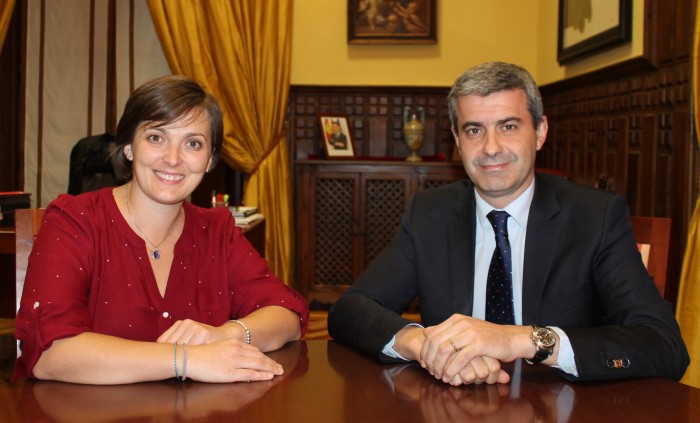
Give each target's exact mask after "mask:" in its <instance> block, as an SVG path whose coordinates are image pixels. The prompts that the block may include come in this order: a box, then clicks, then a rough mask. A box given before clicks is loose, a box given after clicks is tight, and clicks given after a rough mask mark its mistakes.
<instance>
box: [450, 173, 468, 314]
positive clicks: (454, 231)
mask: <svg viewBox="0 0 700 423" xmlns="http://www.w3.org/2000/svg"><path fill="white" fill-rule="evenodd" d="M465 185H466V190H465V192H464V194H463V195H461V196H460V197H459V198H458V199H457V201H455V205H454V207H453V209H452V214H451V215H450V216H448V220H447V225H446V226H445V230H446V231H447V233H446V237H447V254H448V259H449V263H448V266H449V281H450V295H451V300H450V301H451V304H452V310H451V313H449V314H452V313H461V314H465V315H468V316H471V314H472V308H473V299H474V245H475V238H476V236H475V232H476V217H475V214H476V203H475V199H474V188H473V186H472V185H471V184H470V183H467V184H465Z"/></svg>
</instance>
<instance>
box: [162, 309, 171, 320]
mask: <svg viewBox="0 0 700 423" xmlns="http://www.w3.org/2000/svg"><path fill="white" fill-rule="evenodd" d="M163 317H165V318H166V319H167V318H168V317H170V313H168V312H167V311H164V312H163Z"/></svg>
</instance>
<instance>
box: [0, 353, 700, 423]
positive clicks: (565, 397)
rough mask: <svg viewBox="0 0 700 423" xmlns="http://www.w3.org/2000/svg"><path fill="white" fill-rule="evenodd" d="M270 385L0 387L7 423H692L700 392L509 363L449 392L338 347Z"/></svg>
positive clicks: (292, 367)
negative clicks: (508, 378)
mask: <svg viewBox="0 0 700 423" xmlns="http://www.w3.org/2000/svg"><path fill="white" fill-rule="evenodd" d="M270 356H272V357H274V358H275V359H276V360H278V361H279V362H280V363H282V364H283V366H284V368H285V374H284V375H283V376H281V377H277V378H276V379H274V380H272V381H269V382H253V383H234V384H222V385H217V384H204V383H197V382H190V381H187V383H185V384H182V383H179V382H175V381H172V380H171V381H164V382H156V383H139V384H133V385H121V386H92V385H74V384H66V383H57V382H39V381H32V380H29V381H28V380H20V381H16V382H10V383H9V384H5V385H1V384H0V421H2V422H5V421H8V422H9V421H32V422H33V421H42V422H46V421H64V422H78V421H99V422H113V421H119V422H130V421H203V422H206V421H212V422H214V421H215V422H221V421H240V422H277V423H279V422H402V423H406V422H440V423H444V422H453V421H454V422H508V423H516V422H634V423H640V422H692V421H698V420H699V419H700V389H695V388H691V387H688V386H685V385H682V384H680V383H676V382H671V381H668V380H664V379H637V380H625V381H618V382H599V383H569V382H566V381H565V380H564V379H562V378H561V377H560V376H559V375H558V374H557V373H556V372H555V371H553V370H552V369H549V368H546V367H544V366H529V365H527V364H520V363H519V362H516V363H514V364H513V365H512V366H509V370H510V371H511V375H512V376H513V380H512V382H511V383H510V384H508V385H499V386H493V385H478V386H463V387H450V386H448V385H445V384H443V383H442V382H439V381H436V380H435V379H433V378H432V377H431V376H430V375H429V374H428V373H427V372H426V371H425V370H423V369H421V368H420V367H417V366H415V365H381V364H379V363H377V362H375V361H374V360H372V359H371V358H369V357H367V356H365V355H363V354H361V353H358V352H356V351H354V350H352V349H349V348H347V347H345V346H343V345H341V344H339V343H336V342H334V341H300V342H293V343H291V344H289V345H287V346H285V347H284V348H283V349H281V350H280V351H276V352H274V353H271V354H270Z"/></svg>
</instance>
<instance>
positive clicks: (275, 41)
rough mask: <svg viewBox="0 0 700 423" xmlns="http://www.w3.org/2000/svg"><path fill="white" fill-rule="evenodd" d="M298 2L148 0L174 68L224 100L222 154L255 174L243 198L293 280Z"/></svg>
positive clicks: (268, 250) (281, 272)
mask: <svg viewBox="0 0 700 423" xmlns="http://www.w3.org/2000/svg"><path fill="white" fill-rule="evenodd" d="M292 2H293V0H228V1H223V0H222V1H201V0H200V1H194V0H193V1H186V2H185V1H179V0H148V6H149V9H150V11H151V16H152V18H153V22H154V24H155V27H156V32H157V33H158V37H159V39H160V42H161V45H162V47H163V52H164V53H165V56H166V58H167V60H168V64H169V65H170V69H171V71H172V72H173V73H175V74H182V75H187V76H189V77H191V78H194V79H196V80H197V81H198V82H199V83H200V84H202V86H203V87H204V88H205V89H206V90H208V91H209V92H211V93H212V94H213V95H214V96H215V97H216V98H217V100H219V103H220V104H221V108H222V109H223V112H224V145H223V149H222V158H223V160H224V161H225V162H226V163H227V164H229V165H230V166H233V167H235V168H236V169H238V170H240V171H242V172H245V173H248V174H249V178H248V182H247V185H246V190H245V197H244V199H243V201H244V203H245V204H246V205H256V206H257V207H258V208H259V210H260V211H261V212H262V213H263V214H264V215H265V217H266V243H265V256H266V258H267V259H268V261H269V262H270V267H271V269H272V270H273V272H275V274H277V275H278V276H279V277H280V278H281V279H282V280H284V281H286V282H288V283H291V282H292V278H293V272H292V245H293V242H292V241H293V239H292V238H293V226H292V222H293V219H292V199H291V192H292V188H291V182H290V170H289V162H288V153H287V138H286V136H285V131H284V120H285V112H286V107H287V96H288V94H289V73H290V65H291V37H292V11H293V4H292Z"/></svg>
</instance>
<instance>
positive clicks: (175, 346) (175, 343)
mask: <svg viewBox="0 0 700 423" xmlns="http://www.w3.org/2000/svg"><path fill="white" fill-rule="evenodd" d="M173 365H174V366H175V379H177V378H179V377H180V376H179V375H178V374H177V342H173Z"/></svg>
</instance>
